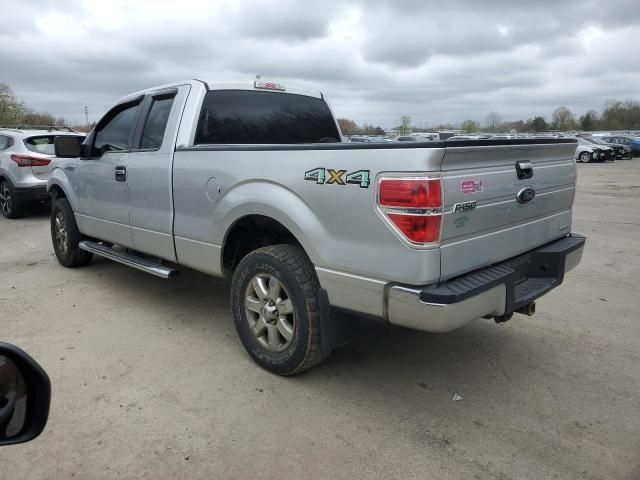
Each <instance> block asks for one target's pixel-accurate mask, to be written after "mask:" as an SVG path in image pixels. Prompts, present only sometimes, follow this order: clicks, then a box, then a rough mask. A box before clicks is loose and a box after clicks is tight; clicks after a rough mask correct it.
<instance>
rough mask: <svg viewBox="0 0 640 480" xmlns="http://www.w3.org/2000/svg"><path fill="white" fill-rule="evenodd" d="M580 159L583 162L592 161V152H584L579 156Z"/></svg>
mask: <svg viewBox="0 0 640 480" xmlns="http://www.w3.org/2000/svg"><path fill="white" fill-rule="evenodd" d="M578 159H579V160H580V161H581V162H582V163H589V162H590V161H591V154H590V153H589V152H582V153H581V154H580V155H579V156H578Z"/></svg>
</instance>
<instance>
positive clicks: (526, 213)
mask: <svg viewBox="0 0 640 480" xmlns="http://www.w3.org/2000/svg"><path fill="white" fill-rule="evenodd" d="M527 142H530V143H529V144H527ZM540 142H542V143H540ZM546 142H549V141H547V140H543V141H540V140H529V141H526V140H525V141H523V140H514V141H511V140H508V141H501V142H499V145H495V144H493V145H492V143H493V142H491V141H488V142H487V141H484V142H483V141H480V142H473V141H471V142H464V143H463V142H459V143H460V144H461V146H450V145H448V146H447V149H446V152H445V155H444V159H443V162H442V178H443V186H444V204H445V208H444V212H445V214H444V218H443V224H442V237H441V238H442V241H441V267H442V269H441V272H442V273H441V275H442V279H443V280H445V279H447V278H451V277H454V276H456V275H459V274H462V273H465V272H468V271H471V270H474V269H476V268H480V267H483V266H485V265H489V264H492V263H496V262H499V261H501V260H504V259H507V258H510V257H513V256H516V255H518V254H521V253H523V252H526V251H528V250H531V249H533V248H535V247H537V246H540V245H543V244H545V243H548V242H550V241H552V240H554V239H557V238H559V237H562V236H565V235H567V234H568V233H570V229H571V206H572V203H573V196H574V191H575V180H576V170H575V162H574V159H573V156H574V152H575V149H576V143H575V141H574V140H552V141H551V142H554V143H546ZM454 145H455V144H454Z"/></svg>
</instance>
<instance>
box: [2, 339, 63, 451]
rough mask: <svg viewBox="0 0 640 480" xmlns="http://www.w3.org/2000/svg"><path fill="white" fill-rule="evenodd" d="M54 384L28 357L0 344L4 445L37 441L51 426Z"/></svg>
mask: <svg viewBox="0 0 640 480" xmlns="http://www.w3.org/2000/svg"><path fill="white" fill-rule="evenodd" d="M50 401H51V383H50V382H49V377H48V376H47V374H46V372H45V371H44V370H43V369H42V367H41V366H40V365H38V363H36V361H35V360H34V359H33V358H31V357H30V356H29V355H27V353H25V352H24V351H22V350H20V349H19V348H18V347H16V346H14V345H10V344H8V343H2V342H0V445H13V444H16V443H23V442H28V441H29V440H33V439H34V438H36V437H37V436H38V435H40V433H41V432H42V430H44V427H45V425H46V424H47V418H48V417H49V403H50Z"/></svg>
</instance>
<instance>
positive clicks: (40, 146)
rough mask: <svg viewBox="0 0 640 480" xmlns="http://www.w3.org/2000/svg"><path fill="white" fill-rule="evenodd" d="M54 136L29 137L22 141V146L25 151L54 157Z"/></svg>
mask: <svg viewBox="0 0 640 480" xmlns="http://www.w3.org/2000/svg"><path fill="white" fill-rule="evenodd" d="M55 138H56V137H55V135H46V136H39V137H29V138H25V139H24V146H25V147H27V150H29V151H30V152H35V153H43V154H45V155H55V149H54V145H53V141H54V139H55Z"/></svg>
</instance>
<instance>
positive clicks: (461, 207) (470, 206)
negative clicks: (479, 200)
mask: <svg viewBox="0 0 640 480" xmlns="http://www.w3.org/2000/svg"><path fill="white" fill-rule="evenodd" d="M475 208H476V201H475V200H473V201H471V202H463V203H456V204H455V205H454V206H453V213H458V212H470V211H471V210H474V209H475Z"/></svg>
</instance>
